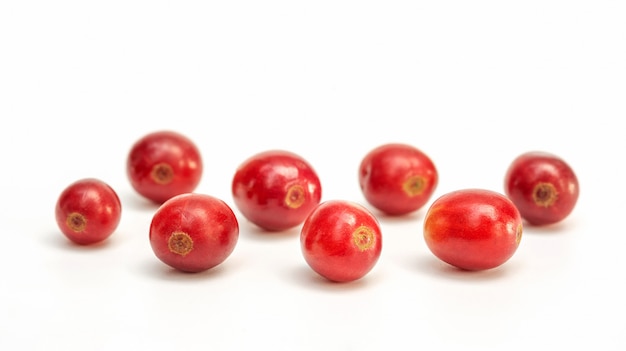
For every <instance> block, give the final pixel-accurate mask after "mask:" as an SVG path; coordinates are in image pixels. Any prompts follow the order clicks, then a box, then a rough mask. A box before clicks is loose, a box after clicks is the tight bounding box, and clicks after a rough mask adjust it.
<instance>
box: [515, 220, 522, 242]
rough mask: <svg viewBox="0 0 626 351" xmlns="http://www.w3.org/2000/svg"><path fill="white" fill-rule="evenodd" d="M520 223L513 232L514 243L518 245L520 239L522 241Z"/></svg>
mask: <svg viewBox="0 0 626 351" xmlns="http://www.w3.org/2000/svg"><path fill="white" fill-rule="evenodd" d="M522 232H523V228H522V225H521V224H520V225H518V226H517V231H516V232H515V244H516V245H518V246H519V243H520V241H522Z"/></svg>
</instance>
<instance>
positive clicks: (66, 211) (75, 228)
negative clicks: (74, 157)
mask: <svg viewBox="0 0 626 351" xmlns="http://www.w3.org/2000/svg"><path fill="white" fill-rule="evenodd" d="M121 214H122V205H121V203H120V199H119V197H118V196H117V193H116V192H115V190H113V188H111V187H110V186H109V185H108V184H106V183H105V182H103V181H101V180H99V179H95V178H85V179H81V180H77V181H75V182H74V183H72V184H70V185H69V186H68V187H66V188H65V189H64V190H63V191H62V192H61V195H59V198H58V200H57V203H56V207H55V217H56V222H57V225H58V226H59V228H60V229H61V232H62V233H63V234H64V235H65V236H66V237H67V238H68V239H70V240H71V241H73V242H74V243H77V244H80V245H89V244H94V243H97V242H101V241H103V240H105V239H107V238H108V237H109V236H111V234H113V232H114V231H115V229H117V226H118V225H119V223H120V219H121Z"/></svg>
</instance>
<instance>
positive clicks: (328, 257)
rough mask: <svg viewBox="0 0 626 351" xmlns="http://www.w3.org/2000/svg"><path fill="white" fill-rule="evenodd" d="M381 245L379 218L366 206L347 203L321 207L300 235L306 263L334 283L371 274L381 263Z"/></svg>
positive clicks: (331, 201)
mask: <svg viewBox="0 0 626 351" xmlns="http://www.w3.org/2000/svg"><path fill="white" fill-rule="evenodd" d="M382 243H383V242H382V234H381V229H380V225H379V223H378V220H377V219H376V217H375V216H374V215H373V214H372V213H371V212H370V211H369V210H367V209H366V208H365V207H363V206H361V205H359V204H357V203H354V202H351V201H345V200H329V201H325V202H323V203H321V204H319V205H318V206H317V207H316V208H315V209H314V210H313V211H312V212H311V213H310V215H309V216H308V217H307V218H306V220H305V221H304V224H303V226H302V228H301V232H300V248H301V251H302V255H303V257H304V259H305V261H306V263H307V264H308V265H309V266H310V267H311V269H313V271H315V272H317V273H318V274H319V275H321V276H322V277H325V278H326V279H328V280H330V281H334V282H350V281H354V280H358V279H361V278H363V277H364V276H365V275H366V274H368V273H369V272H370V271H371V270H372V269H373V268H374V266H375V265H376V263H377V262H378V259H379V257H380V255H381V251H382Z"/></svg>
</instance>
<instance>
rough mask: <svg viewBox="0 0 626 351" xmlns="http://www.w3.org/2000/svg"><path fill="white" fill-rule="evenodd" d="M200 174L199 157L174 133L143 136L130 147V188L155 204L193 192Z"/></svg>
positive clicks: (192, 146)
mask: <svg viewBox="0 0 626 351" xmlns="http://www.w3.org/2000/svg"><path fill="white" fill-rule="evenodd" d="M202 172H203V163H202V155H201V154H200V150H199V149H198V147H197V146H196V144H195V143H194V142H193V141H192V140H191V139H189V138H188V137H186V136H185V135H182V134H180V133H178V132H174V131H167V130H164V131H156V132H152V133H148V134H146V135H144V136H143V137H142V138H140V139H139V140H137V141H136V142H135V143H134V144H133V145H132V147H131V149H130V151H129V153H128V157H127V161H126V173H127V176H128V179H129V180H130V183H131V185H132V187H133V188H134V189H135V190H136V191H137V192H138V193H139V194H140V195H142V196H143V197H145V198H147V199H149V200H151V201H153V202H155V203H158V204H161V203H163V202H164V201H165V200H167V199H169V198H171V197H173V196H175V195H179V194H184V193H189V192H192V191H194V190H195V189H196V187H197V186H198V184H199V183H200V180H201V177H202Z"/></svg>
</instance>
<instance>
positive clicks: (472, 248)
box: [424, 189, 522, 271]
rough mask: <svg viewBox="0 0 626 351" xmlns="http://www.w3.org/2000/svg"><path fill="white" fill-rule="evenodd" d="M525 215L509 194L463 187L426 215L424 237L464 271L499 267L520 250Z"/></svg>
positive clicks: (438, 253) (444, 258)
mask: <svg viewBox="0 0 626 351" xmlns="http://www.w3.org/2000/svg"><path fill="white" fill-rule="evenodd" d="M521 238H522V218H521V216H520V214H519V211H518V210H517V208H516V207H515V205H514V204H513V202H511V201H510V200H509V199H508V198H507V197H506V196H504V195H502V194H500V193H497V192H494V191H491V190H484V189H462V190H456V191H453V192H450V193H447V194H445V195H443V196H441V197H439V198H438V199H436V200H435V201H434V202H433V203H432V204H431V206H430V208H429V209H428V211H427V212H426V216H425V218H424V239H425V241H426V245H427V246H428V248H429V249H430V251H431V252H432V253H433V254H434V255H435V256H436V257H438V258H439V259H441V260H442V261H444V262H446V263H448V264H450V265H453V266H455V267H458V268H460V269H463V270H470V271H478V270H486V269H491V268H495V267H498V266H500V265H502V264H503V263H505V262H506V261H508V260H509V259H510V258H511V257H512V256H513V254H514V253H515V252H516V251H517V248H518V246H519V244H520V240H521Z"/></svg>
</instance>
